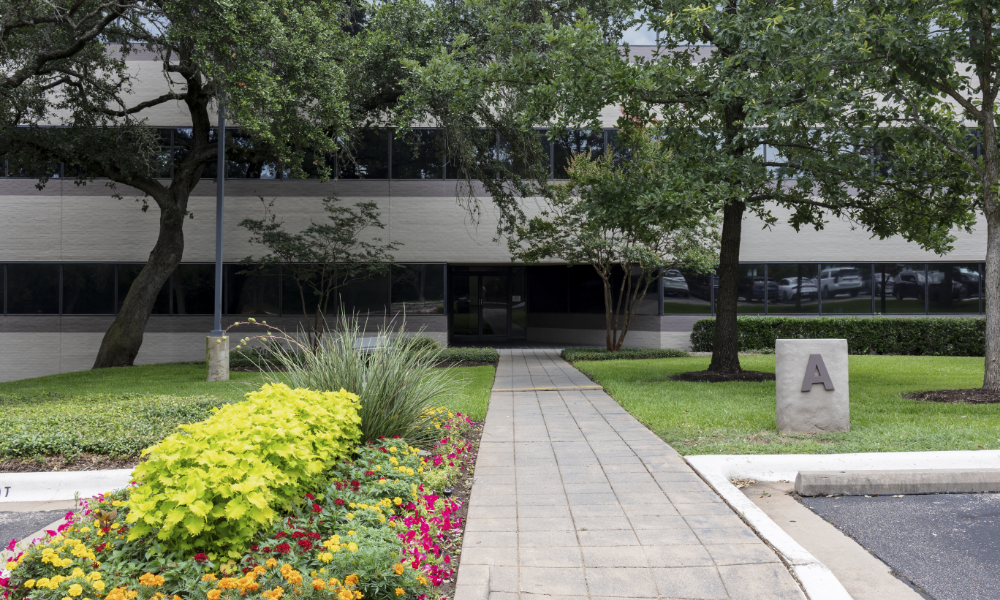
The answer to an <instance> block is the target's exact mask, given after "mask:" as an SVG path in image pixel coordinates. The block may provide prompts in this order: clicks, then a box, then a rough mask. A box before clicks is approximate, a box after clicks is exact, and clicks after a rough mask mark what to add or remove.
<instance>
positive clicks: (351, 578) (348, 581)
mask: <svg viewBox="0 0 1000 600" xmlns="http://www.w3.org/2000/svg"><path fill="white" fill-rule="evenodd" d="M357 584H358V576H357V575H355V574H354V573H351V574H350V575H348V576H347V577H345V578H344V585H357Z"/></svg>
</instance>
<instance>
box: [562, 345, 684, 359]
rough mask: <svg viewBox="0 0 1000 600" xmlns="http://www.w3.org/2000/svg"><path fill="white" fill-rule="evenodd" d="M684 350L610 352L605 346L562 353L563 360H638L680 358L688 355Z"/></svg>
mask: <svg viewBox="0 0 1000 600" xmlns="http://www.w3.org/2000/svg"><path fill="white" fill-rule="evenodd" d="M687 355H688V353H687V352H685V351H683V350H675V349H673V348H622V349H621V350H616V351H614V352H609V351H607V350H606V349H604V348H564V349H563V351H562V352H561V353H560V356H562V357H563V360H565V361H568V362H576V361H578V360H636V359H646V358H678V357H681V356H687Z"/></svg>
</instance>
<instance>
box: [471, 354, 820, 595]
mask: <svg viewBox="0 0 1000 600" xmlns="http://www.w3.org/2000/svg"><path fill="white" fill-rule="evenodd" d="M593 385H594V383H593V382H592V381H591V380H590V379H588V378H587V377H586V376H585V375H584V374H583V373H581V372H579V371H577V370H576V369H574V368H573V367H572V366H571V365H570V364H568V363H566V362H565V361H563V360H562V359H561V358H560V357H559V356H558V353H557V351H555V350H501V351H500V365H499V367H498V369H497V377H496V382H495V383H494V391H493V393H492V395H491V397H490V407H489V412H488V414H487V417H486V424H485V428H484V432H483V438H482V445H481V446H480V450H479V457H478V459H477V461H476V471H475V485H474V487H473V492H472V498H471V501H470V508H469V516H468V522H467V524H466V529H465V541H464V544H463V547H462V560H461V567H460V568H459V574H458V582H457V583H458V589H457V590H456V596H455V600H473V599H475V600H480V599H484V598H489V599H490V600H508V599H514V598H520V599H524V600H528V599H532V598H535V597H539V598H540V597H541V596H546V597H547V600H560V599H563V598H566V599H568V598H594V599H597V598H687V599H734V600H744V599H746V600H750V599H764V598H766V599H784V598H788V599H793V598H794V599H796V600H802V599H804V598H805V596H804V595H803V594H802V592H801V591H800V589H799V587H798V585H797V584H796V583H795V581H794V580H793V579H792V577H791V575H790V574H789V573H788V570H787V569H786V568H785V566H784V565H783V564H782V563H781V562H780V561H779V559H778V557H777V556H776V555H775V553H774V552H773V551H772V550H771V549H770V548H769V547H768V546H766V545H764V543H763V542H761V540H760V539H759V538H758V537H757V536H756V535H755V534H754V533H753V531H752V530H751V529H750V528H749V527H747V526H746V525H745V524H744V523H743V521H742V520H741V519H740V518H739V517H738V516H737V515H735V514H734V513H733V512H732V510H730V509H729V507H728V506H727V505H726V504H724V503H723V502H722V500H721V499H720V498H719V497H718V496H717V495H716V494H715V493H714V492H713V491H712V490H711V488H709V487H708V486H707V485H706V484H705V483H704V482H703V481H702V480H701V479H700V478H699V477H698V476H697V475H696V474H695V473H694V472H693V471H692V470H691V469H690V468H689V467H688V465H687V463H685V462H684V460H683V459H682V458H681V457H680V456H679V455H678V454H677V452H675V451H674V450H673V448H671V447H670V446H669V445H667V444H666V443H664V442H663V441H662V440H660V439H659V438H658V437H656V435H654V434H653V433H652V432H650V431H649V430H648V429H646V428H645V427H644V426H643V425H642V424H640V423H639V422H638V421H637V420H635V419H634V418H633V417H632V416H631V415H629V414H628V413H627V412H625V410H624V409H622V408H621V407H620V406H619V405H618V404H617V403H616V402H615V401H614V400H612V399H611V397H610V396H608V395H607V394H606V393H604V392H603V391H601V390H584V389H573V388H583V387H590V386H593ZM537 388H549V390H547V391H543V390H538V391H510V392H509V391H498V390H511V389H514V390H522V389H537ZM551 388H561V389H551Z"/></svg>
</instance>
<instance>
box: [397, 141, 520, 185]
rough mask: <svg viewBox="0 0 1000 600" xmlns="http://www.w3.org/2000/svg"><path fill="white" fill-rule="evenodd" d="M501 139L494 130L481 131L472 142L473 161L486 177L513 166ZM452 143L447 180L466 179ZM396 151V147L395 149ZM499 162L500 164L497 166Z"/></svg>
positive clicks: (448, 158) (447, 166)
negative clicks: (461, 172)
mask: <svg viewBox="0 0 1000 600" xmlns="http://www.w3.org/2000/svg"><path fill="white" fill-rule="evenodd" d="M498 140H499V138H498V136H497V132H496V131H493V130H492V129H480V130H479V136H478V138H477V139H475V140H472V142H470V143H473V144H475V149H471V150H470V152H471V153H472V154H473V160H474V161H476V162H477V163H478V164H479V165H480V166H481V167H482V168H483V170H484V171H485V177H496V173H497V170H498V169H500V168H501V165H507V166H508V167H509V165H511V164H512V163H511V160H510V155H509V150H510V149H509V145H508V146H504V148H506V151H504V152H501V145H498V144H499V141H498ZM450 144H451V142H450V141H448V140H446V141H445V145H446V147H447V148H448V157H447V165H446V168H445V169H446V173H445V177H446V179H460V178H462V179H464V178H465V175H464V174H462V175H461V176H460V175H459V171H458V159H456V158H455V157H454V156H453V155H452V153H453V152H455V151H456V149H455V148H451V147H450ZM393 149H394V150H395V146H394V147H393ZM497 162H499V164H496V163H497ZM395 176H396V175H395V171H393V177H395Z"/></svg>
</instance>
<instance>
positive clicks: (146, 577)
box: [139, 573, 164, 587]
mask: <svg viewBox="0 0 1000 600" xmlns="http://www.w3.org/2000/svg"><path fill="white" fill-rule="evenodd" d="M139 583H141V584H142V585H144V586H146V587H160V586H161V585H163V583H164V579H163V576H162V575H153V574H152V573H144V574H143V575H142V576H140V577H139Z"/></svg>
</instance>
